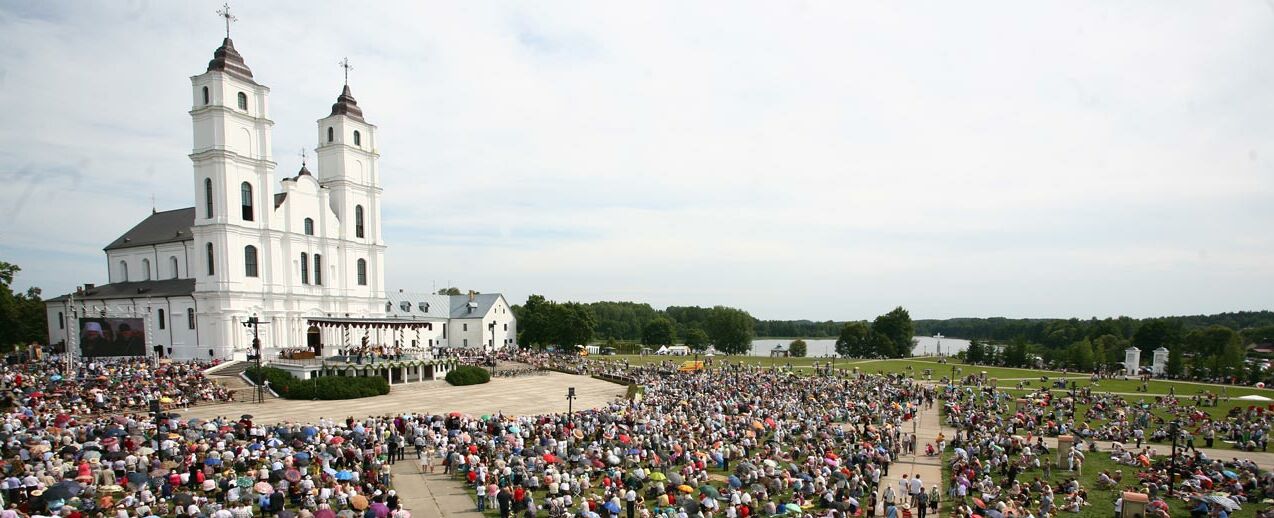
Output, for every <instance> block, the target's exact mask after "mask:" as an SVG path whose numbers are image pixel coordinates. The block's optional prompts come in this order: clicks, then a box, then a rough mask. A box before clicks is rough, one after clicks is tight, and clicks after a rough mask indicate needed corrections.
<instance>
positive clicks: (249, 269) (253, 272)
mask: <svg viewBox="0 0 1274 518" xmlns="http://www.w3.org/2000/svg"><path fill="white" fill-rule="evenodd" d="M243 270H244V272H243V274H244V275H247V276H248V277H257V276H258V275H257V273H258V272H257V247H255V246H252V245H248V246H246V247H244V248H243Z"/></svg>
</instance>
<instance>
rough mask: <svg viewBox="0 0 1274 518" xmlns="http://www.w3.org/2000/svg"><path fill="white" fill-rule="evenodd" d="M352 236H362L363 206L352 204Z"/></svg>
mask: <svg viewBox="0 0 1274 518" xmlns="http://www.w3.org/2000/svg"><path fill="white" fill-rule="evenodd" d="M354 237H363V206H362V205H355V206H354Z"/></svg>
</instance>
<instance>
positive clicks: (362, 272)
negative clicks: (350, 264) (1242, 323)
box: [358, 259, 367, 286]
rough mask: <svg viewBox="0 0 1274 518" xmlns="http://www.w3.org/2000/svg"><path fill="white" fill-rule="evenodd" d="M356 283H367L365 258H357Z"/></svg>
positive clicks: (364, 284) (363, 284)
mask: <svg viewBox="0 0 1274 518" xmlns="http://www.w3.org/2000/svg"><path fill="white" fill-rule="evenodd" d="M358 285H359V286H366V285H367V260H366V259H359V260H358Z"/></svg>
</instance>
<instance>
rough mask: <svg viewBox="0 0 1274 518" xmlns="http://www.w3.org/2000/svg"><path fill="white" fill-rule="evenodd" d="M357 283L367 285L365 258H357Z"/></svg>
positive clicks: (408, 303)
mask: <svg viewBox="0 0 1274 518" xmlns="http://www.w3.org/2000/svg"><path fill="white" fill-rule="evenodd" d="M358 285H359V286H366V285H367V260H366V259H359V260H358ZM403 304H407V305H409V306H410V305H411V303H410V302H404V303H403ZM403 311H407V310H406V309H404V310H403Z"/></svg>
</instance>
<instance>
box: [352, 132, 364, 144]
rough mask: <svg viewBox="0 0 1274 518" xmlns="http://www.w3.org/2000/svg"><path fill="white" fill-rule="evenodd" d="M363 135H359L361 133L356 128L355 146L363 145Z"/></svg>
mask: <svg viewBox="0 0 1274 518" xmlns="http://www.w3.org/2000/svg"><path fill="white" fill-rule="evenodd" d="M362 137H363V136H362V135H359V134H358V130H354V145H355V146H361V145H363V139H362Z"/></svg>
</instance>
